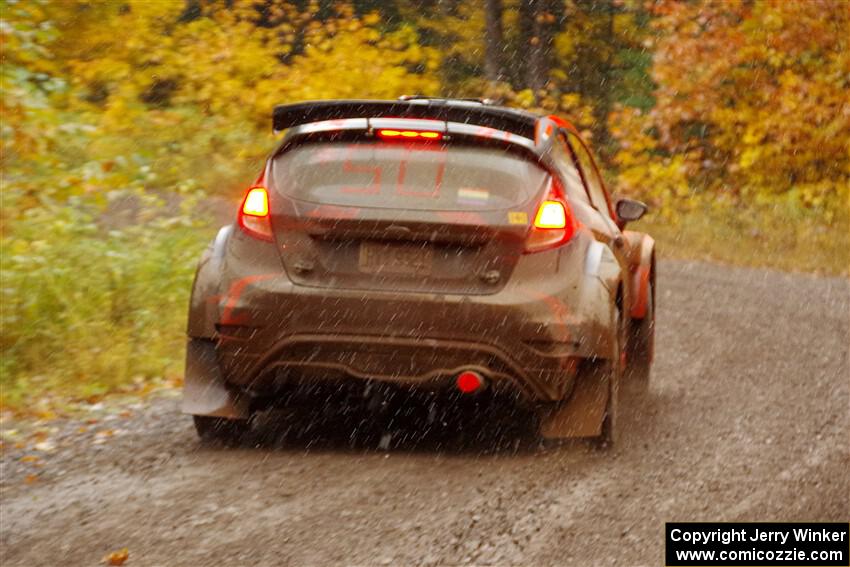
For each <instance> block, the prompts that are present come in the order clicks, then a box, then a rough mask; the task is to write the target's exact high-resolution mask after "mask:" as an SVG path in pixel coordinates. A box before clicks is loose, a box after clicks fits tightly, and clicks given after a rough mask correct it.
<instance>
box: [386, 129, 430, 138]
mask: <svg viewBox="0 0 850 567" xmlns="http://www.w3.org/2000/svg"><path fill="white" fill-rule="evenodd" d="M378 136H379V137H381V138H383V139H385V140H387V139H389V140H397V139H402V138H406V139H416V138H419V139H423V140H441V139H442V138H443V135H442V134H441V133H440V132H423V131H419V130H389V129H386V128H384V129H381V130H378Z"/></svg>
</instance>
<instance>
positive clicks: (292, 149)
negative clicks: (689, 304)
mask: <svg viewBox="0 0 850 567" xmlns="http://www.w3.org/2000/svg"><path fill="white" fill-rule="evenodd" d="M273 125H274V129H275V130H276V131H286V134H285V136H284V137H283V140H282V142H281V143H280V145H279V147H278V148H277V149H276V150H275V151H274V152H273V153H272V155H271V157H269V158H268V160H267V161H266V163H265V168H264V169H263V171H262V173H261V174H260V175H259V177H258V178H257V180H256V181H255V182H254V184H253V185H252V186H250V187H249V188H248V189H247V191H246V192H245V194H244V198H243V200H242V201H241V204H240V205H239V208H238V211H235V212H236V215H235V216H236V218H235V219H234V220H235V222H234V223H233V224H232V225H229V226H225V227H224V228H222V229H221V230H220V231H219V233H218V235H217V236H216V238H215V239H214V241H213V242H212V244H211V245H210V247H209V248H208V249H207V250H206V252H205V253H204V254H203V257H202V258H201V260H200V264H199V266H198V270H197V275H196V277H195V282H194V287H193V290H192V298H191V305H190V312H189V324H188V336H189V339H188V351H187V362H186V375H185V390H184V398H183V406H182V407H183V411H184V412H186V413H188V414H191V415H192V416H193V417H194V421H195V425H196V428H197V431H198V433H199V435H200V436H201V437H202V438H218V439H233V438H235V437H238V436H239V435H241V434H242V433H243V432H244V431H246V430H247V429H248V428H250V426H251V422H252V419H251V418H252V416H253V415H254V414H255V413H256V412H258V411H261V410H264V409H268V408H270V407H275V406H280V405H286V404H294V403H300V404H307V405H309V404H314V405H315V408H316V411H320V408H322V407H323V406H324V405H325V402H326V399H327V398H326V394H325V393H326V392H328V391H330V392H347V394H346V395H353V396H354V397H355V398H357V397H358V396H359V397H360V398H364V399H368V398H369V397H370V396H374V395H378V393H380V392H386V390H387V389H388V388H391V389H393V390H394V391H396V392H399V391H400V392H408V393H410V395H421V394H422V393H423V392H426V393H427V392H434V393H441V394H445V395H448V396H449V398H451V396H455V397H456V398H457V399H467V398H469V397H475V396H493V395H498V396H500V397H501V399H507V400H511V403H515V404H516V405H517V407H523V408H525V409H527V410H528V413H527V415H531V416H533V418H534V419H535V422H534V423H535V427H538V428H539V434H540V435H541V437H542V438H543V439H563V438H569V437H593V438H597V439H600V440H603V441H605V442H610V441H611V440H613V439H614V437H615V435H616V429H617V427H616V426H617V408H618V400H619V396H620V392H621V387H620V386H621V382H623V381H624V380H625V381H630V382H634V383H635V384H636V385H638V386H640V385H644V386H645V385H646V382H647V380H648V378H649V370H650V364H651V362H652V353H653V325H654V309H653V305H654V297H653V296H654V289H655V256H654V244H653V240H652V238H650V237H649V236H647V235H645V234H641V233H638V232H631V231H624V230H623V227H624V226H625V224H626V223H627V222H629V221H634V220H637V219H638V218H640V217H641V216H642V215H643V214H644V213H645V211H646V207H645V205H643V204H642V203H640V202H638V201H633V200H629V199H621V200H619V201H617V202H616V203H612V201H611V198H610V196H609V193H608V191H607V189H606V187H605V183H604V182H603V180H602V177H601V176H600V173H599V170H598V168H597V166H596V164H595V161H594V158H593V157H592V155H591V153H590V151H589V150H588V147H587V145H586V144H585V143H584V142H583V141H582V139H581V137H580V136H579V135H578V133H577V131H576V129H575V128H574V127H573V126H572V125H571V124H570V123H569V122H567V121H566V120H563V119H561V118H558V117H556V116H539V115H536V114H531V113H529V112H524V111H520V110H515V109H510V108H504V107H499V106H494V105H490V104H488V103H487V102H486V101H478V100H454V99H434V98H425V97H406V98H402V99H400V100H398V101H383V100H329V101H317V102H307V103H299V104H291V105H285V106H279V107H276V108H275V109H274V113H273ZM311 396H312V397H311Z"/></svg>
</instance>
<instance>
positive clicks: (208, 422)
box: [192, 415, 251, 445]
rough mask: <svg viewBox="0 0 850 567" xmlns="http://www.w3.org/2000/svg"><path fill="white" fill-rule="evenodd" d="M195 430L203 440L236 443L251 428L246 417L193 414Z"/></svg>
mask: <svg viewBox="0 0 850 567" xmlns="http://www.w3.org/2000/svg"><path fill="white" fill-rule="evenodd" d="M192 418H193V419H194V421H195V431H197V432H198V437H200V438H201V441H205V442H219V443H225V444H228V445H232V444H238V443H239V442H240V441H242V440H243V439H244V438H245V436H246V435H247V434H248V432H249V431H250V430H251V427H250V424H249V422H248V420H247V419H227V418H223V417H210V416H208V415H193V416H192Z"/></svg>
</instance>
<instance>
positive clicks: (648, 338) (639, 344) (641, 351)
mask: <svg viewBox="0 0 850 567" xmlns="http://www.w3.org/2000/svg"><path fill="white" fill-rule="evenodd" d="M653 292H654V290H653V287H652V278H650V280H649V284H648V287H647V290H646V294H647V297H646V316H645V317H644V318H643V319H638V320H635V321H633V322H632V326H631V329H630V332H629V340H628V367H627V369H626V379H627V381H628V383H629V385H630V386H634V388H635V389H636V390H637V391H638V392H644V391H646V390H648V389H649V377H650V373H651V368H652V356H653V352H654V349H655V294H654V293H653Z"/></svg>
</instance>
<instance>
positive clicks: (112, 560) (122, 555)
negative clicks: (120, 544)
mask: <svg viewBox="0 0 850 567" xmlns="http://www.w3.org/2000/svg"><path fill="white" fill-rule="evenodd" d="M129 558H130V550H129V549H127V548H126V547H125V548H123V549H119V550H118V551H113V552H112V553H110V554H109V555H107V556H106V557H104V558H103V561H104V562H105V563H106V564H107V565H124V563H125V562H126V561H127V559H129Z"/></svg>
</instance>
